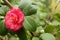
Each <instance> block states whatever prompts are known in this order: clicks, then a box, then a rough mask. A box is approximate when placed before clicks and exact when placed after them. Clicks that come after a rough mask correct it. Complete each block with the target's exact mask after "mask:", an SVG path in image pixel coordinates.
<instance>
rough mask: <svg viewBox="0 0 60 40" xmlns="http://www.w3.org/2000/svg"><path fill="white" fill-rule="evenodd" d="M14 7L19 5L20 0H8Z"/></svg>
mask: <svg viewBox="0 0 60 40" xmlns="http://www.w3.org/2000/svg"><path fill="white" fill-rule="evenodd" d="M8 1H9V2H10V3H11V4H12V5H13V6H14V7H19V4H20V0H8Z"/></svg>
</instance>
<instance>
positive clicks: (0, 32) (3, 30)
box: [0, 20, 8, 36]
mask: <svg viewBox="0 0 60 40" xmlns="http://www.w3.org/2000/svg"><path fill="white" fill-rule="evenodd" d="M7 33H8V30H7V29H6V28H5V24H4V21H3V20H2V21H1V20H0V35H2V36H4V35H6V34H7Z"/></svg>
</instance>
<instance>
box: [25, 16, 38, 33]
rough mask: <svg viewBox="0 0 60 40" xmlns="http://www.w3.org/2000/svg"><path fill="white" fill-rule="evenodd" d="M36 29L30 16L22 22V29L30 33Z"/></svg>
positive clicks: (35, 24)
mask: <svg viewBox="0 0 60 40" xmlns="http://www.w3.org/2000/svg"><path fill="white" fill-rule="evenodd" d="M37 27H38V25H37V23H36V22H35V21H34V19H33V18H32V17H31V16H26V17H25V20H24V28H25V29H26V30H29V31H30V32H34V31H35V30H36V28H37Z"/></svg>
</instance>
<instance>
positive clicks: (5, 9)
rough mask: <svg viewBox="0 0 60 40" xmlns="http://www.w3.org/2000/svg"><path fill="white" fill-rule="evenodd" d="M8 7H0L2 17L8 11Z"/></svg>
mask: <svg viewBox="0 0 60 40" xmlns="http://www.w3.org/2000/svg"><path fill="white" fill-rule="evenodd" d="M8 9H9V8H8V7H7V6H5V5H4V6H1V7H0V15H2V16H4V15H5V14H6V12H7V11H8Z"/></svg>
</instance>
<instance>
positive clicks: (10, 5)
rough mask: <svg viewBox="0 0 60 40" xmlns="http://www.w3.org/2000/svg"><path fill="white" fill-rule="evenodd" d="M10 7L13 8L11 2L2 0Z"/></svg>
mask: <svg viewBox="0 0 60 40" xmlns="http://www.w3.org/2000/svg"><path fill="white" fill-rule="evenodd" d="M3 1H4V2H5V3H6V4H7V5H8V6H9V7H10V8H13V6H12V4H11V3H10V2H9V1H8V0H3Z"/></svg>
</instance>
